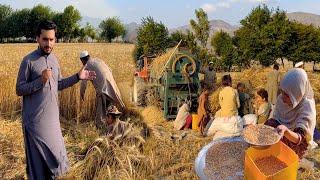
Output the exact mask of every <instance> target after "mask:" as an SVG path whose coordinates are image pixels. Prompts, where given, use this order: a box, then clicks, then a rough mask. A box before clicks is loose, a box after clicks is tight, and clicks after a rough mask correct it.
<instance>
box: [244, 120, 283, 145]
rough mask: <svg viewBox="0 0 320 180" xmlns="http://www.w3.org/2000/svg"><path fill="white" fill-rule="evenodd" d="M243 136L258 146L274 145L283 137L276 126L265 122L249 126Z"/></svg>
mask: <svg viewBox="0 0 320 180" xmlns="http://www.w3.org/2000/svg"><path fill="white" fill-rule="evenodd" d="M243 137H244V140H245V141H246V142H248V143H249V144H252V145H257V146H268V145H272V144H275V143H277V142H278V141H279V140H280V138H281V136H280V135H279V134H278V133H277V131H276V129H275V128H273V127H270V126H267V125H263V124H257V125H251V126H247V127H246V128H245V129H244V131H243Z"/></svg>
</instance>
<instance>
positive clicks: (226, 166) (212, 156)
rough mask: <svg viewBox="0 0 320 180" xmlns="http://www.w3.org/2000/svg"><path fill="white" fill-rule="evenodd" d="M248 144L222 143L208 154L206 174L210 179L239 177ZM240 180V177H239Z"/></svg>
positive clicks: (215, 145) (216, 145) (236, 142)
mask: <svg viewBox="0 0 320 180" xmlns="http://www.w3.org/2000/svg"><path fill="white" fill-rule="evenodd" d="M248 147H249V145H248V144H247V143H246V142H239V141H234V142H220V143H217V144H214V145H213V146H212V147H211V148H210V149H209V150H208V152H207V155H206V165H205V169H204V172H205V174H206V175H207V177H208V178H209V179H226V178H230V177H235V176H237V175H238V176H239V175H240V174H239V172H242V170H243V164H244V163H243V162H244V152H245V150H246V149H247V148H248ZM239 178H240V177H239Z"/></svg>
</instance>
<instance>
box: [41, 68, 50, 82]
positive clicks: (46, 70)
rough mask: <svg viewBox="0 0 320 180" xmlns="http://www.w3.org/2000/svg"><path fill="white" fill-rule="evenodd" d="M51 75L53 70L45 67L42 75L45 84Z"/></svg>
mask: <svg viewBox="0 0 320 180" xmlns="http://www.w3.org/2000/svg"><path fill="white" fill-rule="evenodd" d="M51 76H52V71H51V69H45V70H43V71H42V75H41V81H42V84H45V83H46V82H47V81H48V79H49V78H50V77H51Z"/></svg>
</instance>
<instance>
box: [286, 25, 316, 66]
mask: <svg viewBox="0 0 320 180" xmlns="http://www.w3.org/2000/svg"><path fill="white" fill-rule="evenodd" d="M290 43H291V44H290V47H289V53H288V59H289V60H290V61H292V62H293V65H294V64H295V63H296V62H299V61H304V62H312V61H313V62H319V59H320V31H319V30H318V29H316V28H315V27H314V26H312V25H308V26H307V25H303V24H300V23H297V22H293V23H292V33H291V37H290Z"/></svg>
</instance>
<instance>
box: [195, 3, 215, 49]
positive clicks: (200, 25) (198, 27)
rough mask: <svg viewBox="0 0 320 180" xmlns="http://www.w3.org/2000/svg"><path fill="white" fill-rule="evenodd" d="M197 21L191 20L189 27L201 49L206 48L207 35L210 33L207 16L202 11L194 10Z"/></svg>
mask: <svg viewBox="0 0 320 180" xmlns="http://www.w3.org/2000/svg"><path fill="white" fill-rule="evenodd" d="M195 14H196V17H197V21H196V20H193V19H191V20H190V25H191V27H192V29H193V31H194V33H195V37H196V39H197V40H198V41H199V42H200V45H201V46H202V48H205V47H206V46H207V42H208V38H209V33H210V22H209V20H208V15H207V13H206V12H204V10H203V9H201V8H200V9H199V10H195Z"/></svg>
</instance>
